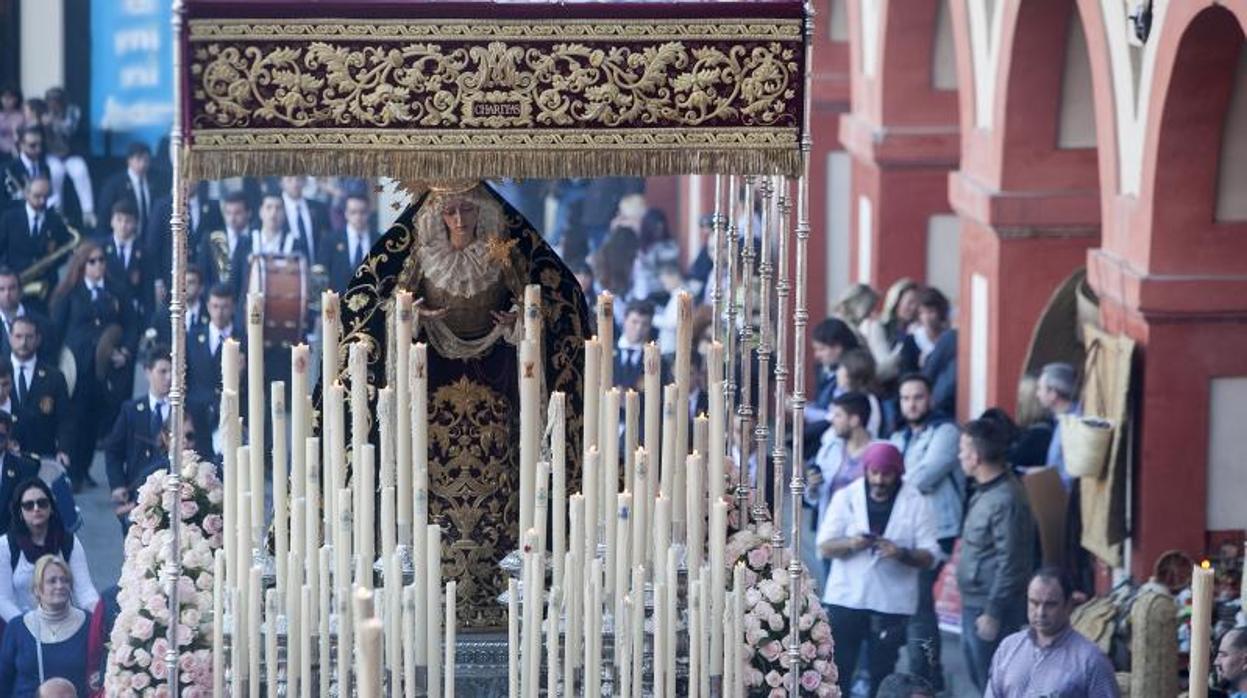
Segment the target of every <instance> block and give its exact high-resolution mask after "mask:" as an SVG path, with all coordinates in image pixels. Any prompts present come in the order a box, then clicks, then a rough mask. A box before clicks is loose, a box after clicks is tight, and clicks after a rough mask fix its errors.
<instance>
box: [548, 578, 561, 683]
mask: <svg viewBox="0 0 1247 698" xmlns="http://www.w3.org/2000/svg"><path fill="white" fill-rule="evenodd" d="M562 605H563V590H562V589H560V588H559V587H558V586H554V587H552V588H551V589H550V598H549V600H548V601H547V602H546V624H545V628H546V644H545V650H546V695H548V696H549V695H556V694H557V686H558V685H559V674H560V670H559V615H560V613H559V612H560V611H561V610H562V609H561V606H562Z"/></svg>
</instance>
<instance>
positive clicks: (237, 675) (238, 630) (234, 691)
mask: <svg viewBox="0 0 1247 698" xmlns="http://www.w3.org/2000/svg"><path fill="white" fill-rule="evenodd" d="M227 596H229V600H230V604H229V605H230V610H231V616H232V618H231V620H230V636H231V641H230V645H231V647H230V653H229V670H230V682H229V687H230V692H229V694H230V695H231V696H242V695H243V688H244V682H245V681H246V678H247V657H246V655H244V654H243V652H244V651H245V650H246V648H247V640H246V637H247V633H246V632H245V631H244V630H243V618H242V617H241V614H242V607H243V599H244V598H246V596H247V585H246V583H243V584H239V585H238V586H236V587H233V588H232V589H230V590H229V591H228V592H227Z"/></svg>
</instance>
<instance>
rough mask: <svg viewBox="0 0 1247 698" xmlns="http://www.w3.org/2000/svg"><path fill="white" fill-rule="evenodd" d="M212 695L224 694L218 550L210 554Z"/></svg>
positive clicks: (222, 598) (222, 592)
mask: <svg viewBox="0 0 1247 698" xmlns="http://www.w3.org/2000/svg"><path fill="white" fill-rule="evenodd" d="M226 530H229V529H226ZM226 547H229V546H226ZM235 612H237V611H235ZM235 627H237V625H235ZM235 637H237V635H235ZM212 695H214V696H223V695H225V553H223V552H221V551H220V550H218V551H216V552H215V553H214V554H213V556H212Z"/></svg>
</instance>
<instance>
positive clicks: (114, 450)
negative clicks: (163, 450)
mask: <svg viewBox="0 0 1247 698" xmlns="http://www.w3.org/2000/svg"><path fill="white" fill-rule="evenodd" d="M143 370H144V373H146V375H147V385H148V394H147V395H144V396H142V397H138V398H135V399H133V400H127V401H126V402H125V404H123V405H122V406H121V414H119V415H117V421H116V422H115V423H114V424H113V428H112V431H111V432H110V433H109V434H108V436H107V437H106V438H105V440H104V464H105V467H106V470H107V472H108V488H109V489H110V490H111V491H112V499H113V506H114V511H115V512H116V514H117V516H118V517H119V518H121V519H122V523H123V526H124V523H125V521H124V516H125V514H127V513H129V511H130V509H133V508H134V501H135V498H136V495H137V493H138V489H139V487H140V486H141V485H142V484H143V482H142V480H141V477H142V476H143V475H144V474H145V473H146V472H147V466H148V464H149V463H150V461H151V459H152V458H153V457H156V456H159V455H160V449H159V446H160V432H161V430H162V429H163V428H164V423H165V422H166V421H167V420H168V419H169V416H170V405H169V388H170V387H171V385H172V383H173V364H172V363H171V361H170V358H169V352H168V350H165V349H154V350H153V351H152V352H151V354H149V355H148V357H147V360H146V362H145V364H144V366H143Z"/></svg>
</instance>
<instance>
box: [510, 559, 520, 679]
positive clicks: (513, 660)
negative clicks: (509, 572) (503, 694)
mask: <svg viewBox="0 0 1247 698" xmlns="http://www.w3.org/2000/svg"><path fill="white" fill-rule="evenodd" d="M507 695H508V696H509V697H510V698H520V587H519V584H517V583H516V581H515V578H514V577H508V578H507Z"/></svg>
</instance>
